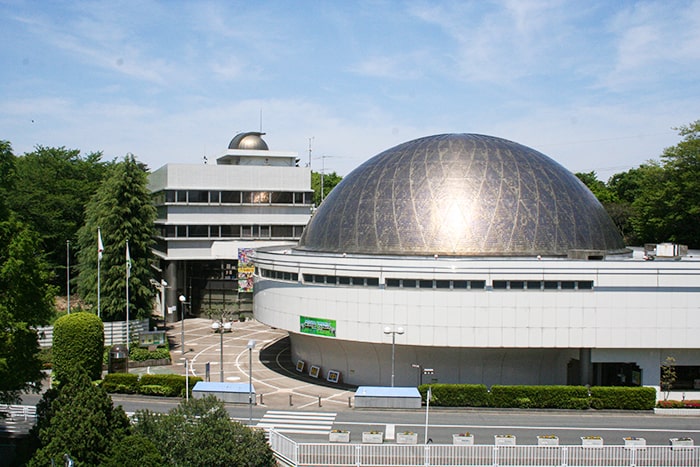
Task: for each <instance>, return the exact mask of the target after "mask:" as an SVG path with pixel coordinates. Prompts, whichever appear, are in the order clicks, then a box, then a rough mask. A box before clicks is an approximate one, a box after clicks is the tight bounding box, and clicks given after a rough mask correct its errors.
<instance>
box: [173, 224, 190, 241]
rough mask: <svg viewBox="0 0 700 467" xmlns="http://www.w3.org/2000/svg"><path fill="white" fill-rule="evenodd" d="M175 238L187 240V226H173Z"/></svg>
mask: <svg viewBox="0 0 700 467" xmlns="http://www.w3.org/2000/svg"><path fill="white" fill-rule="evenodd" d="M175 229H176V230H175V236H176V237H178V238H187V226H186V225H176V226H175Z"/></svg>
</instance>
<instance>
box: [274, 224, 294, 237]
mask: <svg viewBox="0 0 700 467" xmlns="http://www.w3.org/2000/svg"><path fill="white" fill-rule="evenodd" d="M293 236H294V227H293V226H291V225H273V226H272V237H273V238H290V237H293Z"/></svg>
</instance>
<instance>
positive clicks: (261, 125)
mask: <svg viewBox="0 0 700 467" xmlns="http://www.w3.org/2000/svg"><path fill="white" fill-rule="evenodd" d="M262 132H263V124H262V109H260V133H262Z"/></svg>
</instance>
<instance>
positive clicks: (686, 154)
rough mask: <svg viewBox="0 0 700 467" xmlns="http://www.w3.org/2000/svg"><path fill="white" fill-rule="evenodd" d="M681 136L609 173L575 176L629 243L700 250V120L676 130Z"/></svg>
mask: <svg viewBox="0 0 700 467" xmlns="http://www.w3.org/2000/svg"><path fill="white" fill-rule="evenodd" d="M677 130H678V133H679V135H680V136H681V137H682V140H681V141H680V142H679V143H678V144H677V145H675V146H672V147H669V148H666V149H665V150H664V152H663V154H662V155H661V160H660V161H653V160H652V161H648V162H646V163H645V164H642V165H640V166H639V167H637V168H634V169H631V170H629V171H627V172H622V173H618V174H615V175H613V176H612V177H611V178H610V179H609V180H608V182H607V183H604V182H601V181H599V180H598V179H597V177H596V175H595V172H590V173H587V174H576V175H577V176H578V177H579V179H581V180H582V181H583V182H584V183H585V184H586V186H588V188H589V189H590V190H591V191H592V192H593V194H595V195H596V197H597V198H598V200H599V201H600V202H601V203H602V204H603V206H605V208H606V210H607V211H608V213H609V214H610V216H611V217H612V219H613V221H614V222H615V224H616V225H617V226H618V228H619V229H620V232H621V233H622V234H623V236H624V238H625V241H626V243H627V244H628V245H642V244H645V243H662V242H674V243H681V244H685V245H688V246H689V247H690V248H700V120H698V121H695V122H694V123H691V124H690V125H685V126H681V127H680V128H677Z"/></svg>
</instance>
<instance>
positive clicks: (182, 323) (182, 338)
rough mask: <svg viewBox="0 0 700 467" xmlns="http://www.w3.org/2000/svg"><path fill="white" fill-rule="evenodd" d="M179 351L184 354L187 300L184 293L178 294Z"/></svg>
mask: <svg viewBox="0 0 700 467" xmlns="http://www.w3.org/2000/svg"><path fill="white" fill-rule="evenodd" d="M179 300H180V310H181V311H180V314H181V316H180V318H182V319H181V321H180V353H182V354H183V355H184V353H185V301H186V300H187V297H185V296H184V295H180V298H179Z"/></svg>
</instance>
